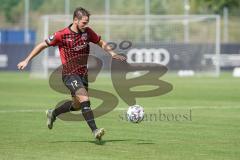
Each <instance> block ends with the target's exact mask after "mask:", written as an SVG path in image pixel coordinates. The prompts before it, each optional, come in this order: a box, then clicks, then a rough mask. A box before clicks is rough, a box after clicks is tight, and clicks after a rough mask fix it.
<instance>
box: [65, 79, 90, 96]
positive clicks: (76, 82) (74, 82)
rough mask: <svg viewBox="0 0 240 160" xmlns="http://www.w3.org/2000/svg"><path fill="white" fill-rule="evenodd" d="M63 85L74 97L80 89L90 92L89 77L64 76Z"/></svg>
mask: <svg viewBox="0 0 240 160" xmlns="http://www.w3.org/2000/svg"><path fill="white" fill-rule="evenodd" d="M62 80H63V83H64V84H65V86H66V87H67V88H68V89H69V90H70V92H71V95H72V96H73V97H74V96H75V93H76V91H77V90H78V89H79V88H85V89H86V90H87V91H88V76H87V75H85V76H82V75H63V76H62Z"/></svg>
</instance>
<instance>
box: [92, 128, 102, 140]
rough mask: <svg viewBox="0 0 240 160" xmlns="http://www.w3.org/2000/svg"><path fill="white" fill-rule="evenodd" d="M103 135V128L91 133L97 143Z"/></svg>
mask: <svg viewBox="0 0 240 160" xmlns="http://www.w3.org/2000/svg"><path fill="white" fill-rule="evenodd" d="M104 133H105V130H104V128H100V129H96V130H94V131H93V135H94V137H95V138H96V139H97V140H99V141H101V139H102V136H103V135H104Z"/></svg>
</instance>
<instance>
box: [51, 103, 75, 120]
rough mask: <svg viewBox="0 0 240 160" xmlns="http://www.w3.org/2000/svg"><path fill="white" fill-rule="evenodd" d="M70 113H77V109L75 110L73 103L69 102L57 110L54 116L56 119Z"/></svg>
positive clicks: (54, 111)
mask: <svg viewBox="0 0 240 160" xmlns="http://www.w3.org/2000/svg"><path fill="white" fill-rule="evenodd" d="M70 111H75V109H74V108H73V105H72V101H67V102H65V103H63V104H62V105H61V106H59V107H57V108H55V109H54V110H53V114H54V116H55V117H57V116H58V115H60V114H62V113H66V112H70Z"/></svg>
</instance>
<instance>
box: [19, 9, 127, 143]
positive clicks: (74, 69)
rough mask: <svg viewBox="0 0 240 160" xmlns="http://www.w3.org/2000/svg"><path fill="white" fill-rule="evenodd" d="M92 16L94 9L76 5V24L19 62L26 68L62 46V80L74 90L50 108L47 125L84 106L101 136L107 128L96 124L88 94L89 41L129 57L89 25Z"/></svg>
mask: <svg viewBox="0 0 240 160" xmlns="http://www.w3.org/2000/svg"><path fill="white" fill-rule="evenodd" d="M89 18H90V13H89V12H88V11H87V10H86V9H84V8H81V7H79V8H76V9H75V11H74V13H73V23H72V24H70V25H69V26H68V27H66V28H64V29H62V30H60V31H57V32H55V33H54V34H53V35H51V36H49V37H48V38H47V39H46V40H45V41H43V42H41V43H39V44H38V45H36V46H35V47H34V49H33V50H32V51H31V52H30V54H29V55H28V56H27V57H26V58H25V60H23V61H21V62H20V63H19V64H18V65H17V66H18V69H20V70H22V69H24V68H25V67H26V66H27V65H28V63H29V61H30V60H31V59H33V58H34V57H35V56H36V55H38V54H39V53H40V52H41V51H42V50H44V49H45V48H47V47H49V46H58V48H59V52H60V57H61V62H62V68H63V69H62V80H63V82H64V84H65V85H66V87H67V88H68V89H69V90H70V91H71V95H72V101H68V102H65V103H64V104H62V105H61V106H59V107H58V108H55V109H49V110H47V111H46V114H47V126H48V128H49V129H52V127H53V122H54V121H55V120H56V117H57V116H58V115H60V114H62V113H66V112H70V111H77V110H80V109H81V111H82V114H83V117H84V119H85V120H86V122H87V124H88V126H89V127H90V128H91V130H92V133H93V135H94V137H95V138H96V139H97V140H101V137H102V136H103V135H104V132H105V131H104V128H97V126H96V123H95V120H94V115H93V112H92V110H91V107H90V100H89V96H88V77H87V75H88V74H87V73H88V69H87V59H88V56H89V51H90V46H89V42H92V43H95V44H97V45H98V46H100V47H101V48H103V49H104V50H105V51H106V52H107V53H109V55H111V56H112V58H114V59H118V60H120V61H125V60H126V58H125V57H124V56H121V55H118V54H116V53H115V52H114V51H113V50H111V48H110V46H108V45H107V43H106V42H105V41H104V40H102V39H101V37H100V36H99V35H98V34H96V33H95V32H94V31H93V30H92V29H91V28H90V27H87V25H88V23H89Z"/></svg>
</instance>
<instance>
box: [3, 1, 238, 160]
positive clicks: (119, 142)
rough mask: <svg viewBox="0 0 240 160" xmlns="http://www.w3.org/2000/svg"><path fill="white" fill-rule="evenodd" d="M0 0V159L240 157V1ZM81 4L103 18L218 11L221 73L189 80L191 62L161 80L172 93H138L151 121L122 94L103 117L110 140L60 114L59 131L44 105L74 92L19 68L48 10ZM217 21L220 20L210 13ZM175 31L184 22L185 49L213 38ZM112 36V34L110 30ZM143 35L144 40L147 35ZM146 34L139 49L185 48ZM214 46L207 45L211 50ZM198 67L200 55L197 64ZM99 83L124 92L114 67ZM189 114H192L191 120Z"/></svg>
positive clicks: (63, 11) (55, 11)
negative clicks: (48, 121) (134, 119)
mask: <svg viewBox="0 0 240 160" xmlns="http://www.w3.org/2000/svg"><path fill="white" fill-rule="evenodd" d="M0 3H1V6H0V8H1V10H0V33H1V34H0V35H1V36H0V77H1V78H0V126H1V129H0V138H1V142H0V159H4V160H5V159H14V160H15V159H104V160H105V159H147V158H148V159H183V158H184V159H238V158H239V157H240V150H239V148H240V146H239V144H240V136H239V120H240V118H239V114H240V105H239V104H240V103H239V102H240V97H239V95H240V86H239V77H234V76H233V71H234V69H235V71H236V72H239V69H238V67H239V66H240V58H239V57H240V32H239V28H240V21H239V16H240V4H239V2H238V1H237V0H222V1H214V0H213V1H209V0H202V1H197V0H162V1H159V0H117V1H114V0H98V1H94V0H90V1H84V0H50V1H47V0H29V1H28V0H0ZM28 6H29V8H28ZM77 6H82V7H85V8H87V9H88V10H90V12H91V13H92V15H93V16H101V15H102V16H106V15H125V16H135V17H137V16H141V15H143V16H146V15H156V16H157V15H160V16H169V15H175V16H176V15H183V16H186V15H218V16H220V19H221V21H220V32H221V33H220V35H221V37H220V42H219V43H220V44H219V45H220V55H221V60H222V62H221V70H220V74H219V75H218V76H217V77H215V76H191V75H187V74H186V75H185V76H184V77H181V76H179V75H177V74H176V73H177V72H178V71H179V70H181V69H183V71H184V70H185V69H186V70H185V71H189V68H184V67H186V66H182V67H181V66H180V68H177V69H174V70H173V71H174V72H168V73H166V74H165V75H164V76H163V77H161V79H163V80H165V81H167V82H169V83H171V84H172V85H173V90H172V91H171V92H170V93H168V94H166V95H162V96H158V97H150V98H149V97H148V98H139V99H137V103H138V104H141V105H142V106H143V107H144V109H145V113H146V119H145V121H143V122H142V123H140V124H138V125H134V124H131V123H129V122H127V121H126V117H125V111H126V109H127V104H126V103H124V102H123V101H122V100H121V99H120V98H119V104H118V106H117V108H116V109H115V110H114V111H112V112H110V113H108V114H107V115H104V116H102V117H100V118H98V119H97V121H98V124H99V125H100V126H103V127H105V128H106V129H107V135H106V137H104V141H103V143H102V144H101V145H97V144H96V143H95V141H94V140H93V138H92V136H91V134H90V132H88V128H87V126H86V124H85V123H82V122H72V123H71V122H64V121H60V120H59V121H57V123H56V126H55V128H54V130H53V131H49V130H47V128H46V126H45V114H44V111H45V110H46V109H48V108H50V107H54V106H55V105H56V103H58V102H59V101H61V100H63V99H68V98H69V96H68V95H64V94H61V93H57V92H55V91H53V90H52V89H51V88H50V87H49V82H48V79H38V78H32V77H31V73H32V70H31V65H30V66H28V68H27V69H26V71H24V72H22V71H21V72H19V71H17V67H16V65H17V63H18V62H19V61H20V60H22V59H23V58H24V57H25V56H26V55H27V54H28V52H29V51H30V50H31V49H32V48H33V46H34V45H35V44H36V43H37V42H39V41H40V40H42V39H43V36H42V35H43V33H44V31H43V24H44V22H43V20H42V18H41V17H42V16H46V15H62V16H64V15H69V14H70V15H71V14H72V12H73V10H74V9H75V8H76V7H77ZM60 19H61V18H60ZM55 20H57V19H55ZM52 22H54V21H52ZM62 22H64V21H62ZM62 22H61V23H62ZM122 22H123V23H124V21H122ZM207 22H209V23H210V24H211V23H212V22H211V21H208V20H207ZM64 23H65V22H64ZM144 24H145V23H144V22H142V23H141V25H144ZM199 24H201V23H199ZM214 24H215V21H214ZM90 25H91V23H90ZM209 26H210V27H209V28H210V29H209V30H207V32H205V30H203V29H202V28H203V26H201V25H196V26H194V29H198V30H199V31H204V33H205V34H203V35H207V34H206V33H208V34H209V35H212V36H213V39H214V38H215V36H216V35H215V27H212V25H209ZM55 27H56V26H54V28H55ZM54 28H52V29H53V31H54V30H55V29H54ZM60 28H62V27H60ZM93 28H95V29H96V31H99V32H101V33H105V32H102V30H104V29H105V28H101V27H99V28H98V25H96V26H94V25H93ZM115 28H116V30H114V32H116V33H122V32H126V30H123V31H122V30H121V29H120V28H121V26H118V25H116V26H115ZM171 29H172V32H175V29H176V31H177V32H178V33H179V37H178V39H177V40H181V44H178V45H180V47H179V48H180V49H183V50H184V51H187V53H188V51H189V52H191V51H193V50H195V48H194V47H192V46H191V45H192V44H191V43H194V42H199V43H205V42H206V39H205V38H209V37H211V38H212V36H209V37H204V36H203V37H201V39H198V37H197V36H196V37H194V36H195V35H201V32H200V34H199V33H198V34H197V33H196V32H195V33H194V32H192V33H191V32H190V33H191V34H190V37H189V42H190V43H189V42H188V43H184V42H185V40H186V39H184V32H183V31H184V30H183V28H178V27H176V28H174V27H173V28H171ZM128 31H129V30H128ZM136 31H138V30H136ZM50 32H51V31H50ZM114 32H113V33H114ZM129 32H133V30H130V31H129ZM26 33H27V34H26ZM170 33H171V30H170V31H168V32H165V33H164V34H165V36H166V37H167V36H168V35H170ZM202 33H203V32H202ZM26 35H27V36H26ZM102 36H103V38H105V39H107V35H105V34H103V35H102ZM185 36H186V35H185ZM112 38H113V39H109V40H110V41H113V42H116V43H117V44H119V43H120V42H121V41H123V40H128V39H124V38H116V37H112ZM131 38H134V36H133V37H131ZM140 38H141V37H140ZM150 38H151V37H150ZM185 38H186V37H185ZM135 39H137V40H138V39H139V37H135ZM137 40H136V41H133V43H134V44H135V45H136V46H134V47H137V48H139V49H142V48H158V47H160V46H161V47H166V48H168V49H169V50H171V53H175V52H178V50H179V48H178V47H173V46H172V42H171V41H167V43H164V44H161V43H160V40H162V39H161V37H160V38H159V39H157V38H156V39H155V40H156V41H157V42H158V43H153V42H150V43H142V44H140V43H135V42H137ZM158 40H159V41H158ZM168 42H171V43H168ZM178 42H179V41H178ZM207 42H208V41H207ZM210 42H211V43H212V42H213V41H211V40H210ZM211 43H209V44H208V46H207V47H205V48H207V49H209V48H210V49H209V50H211V49H212V47H209V46H210V45H211ZM214 43H215V41H214ZM146 46H147V47H146ZM93 47H94V46H93ZM51 50H52V51H51ZM51 50H50V54H54V53H55V50H54V49H51ZM209 50H208V51H209ZM98 52H99V51H98ZM124 53H125V52H124ZM201 53H203V52H201ZM101 54H102V55H103V54H104V53H100V55H101ZM42 55H44V54H42ZM39 57H40V56H39ZM102 58H103V60H104V62H105V64H109V63H108V61H107V60H108V58H109V57H108V58H107V57H102ZM170 58H171V57H170ZM193 59H194V58H193ZM40 62H41V60H40ZM172 64H176V63H172ZM190 64H196V62H194V61H192V62H191V63H190ZM173 67H179V65H176V66H173ZM194 67H196V66H194ZM194 67H192V68H190V69H194ZM41 69H42V68H39V70H41ZM51 69H52V68H51ZM175 72H176V73H175ZM236 76H239V73H236ZM43 77H44V76H43ZM91 85H92V87H93V88H95V89H99V90H105V89H106V91H108V92H111V93H112V94H114V95H116V96H117V97H118V95H117V93H116V91H115V90H114V88H113V86H112V83H111V78H110V77H109V75H108V74H106V73H102V74H100V75H99V77H98V79H97V80H96V81H95V82H94V83H92V84H91ZM149 89H152V86H142V87H139V88H137V89H136V90H146V91H147V90H149ZM92 102H93V106H98V104H99V103H100V101H99V100H98V99H93V101H92ZM183 115H185V117H187V118H183V117H184V116H183ZM176 117H180V118H179V119H176Z"/></svg>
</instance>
